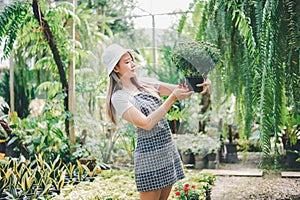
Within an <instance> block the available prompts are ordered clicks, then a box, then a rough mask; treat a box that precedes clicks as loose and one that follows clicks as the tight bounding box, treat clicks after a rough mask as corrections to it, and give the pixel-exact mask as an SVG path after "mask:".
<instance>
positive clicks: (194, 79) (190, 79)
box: [185, 76, 204, 93]
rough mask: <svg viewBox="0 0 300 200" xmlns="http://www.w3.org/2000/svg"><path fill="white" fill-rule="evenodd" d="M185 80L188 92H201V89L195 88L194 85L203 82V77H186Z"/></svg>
mask: <svg viewBox="0 0 300 200" xmlns="http://www.w3.org/2000/svg"><path fill="white" fill-rule="evenodd" d="M185 79H186V84H187V86H188V88H189V90H192V91H194V92H197V93H199V92H202V90H203V87H197V86H196V85H197V84H200V83H203V82H204V78H203V76H186V77H185Z"/></svg>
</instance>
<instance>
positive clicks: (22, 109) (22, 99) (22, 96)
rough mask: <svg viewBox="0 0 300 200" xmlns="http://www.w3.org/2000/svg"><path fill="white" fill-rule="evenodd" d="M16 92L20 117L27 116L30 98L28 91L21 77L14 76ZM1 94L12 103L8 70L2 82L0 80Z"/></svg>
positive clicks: (16, 104) (16, 107)
mask: <svg viewBox="0 0 300 200" xmlns="http://www.w3.org/2000/svg"><path fill="white" fill-rule="evenodd" d="M14 80H15V82H14V93H15V97H16V98H15V111H16V112H17V113H18V115H19V117H20V118H25V117H27V116H28V114H29V110H28V106H29V101H30V99H29V98H28V96H27V95H26V94H27V93H28V91H26V89H25V88H24V87H23V85H22V84H21V80H20V77H18V76H16V75H15V77H14ZM0 96H2V97H3V98H4V100H5V101H6V102H7V103H8V104H9V105H10V95H9V71H6V72H5V74H4V76H3V80H2V82H0Z"/></svg>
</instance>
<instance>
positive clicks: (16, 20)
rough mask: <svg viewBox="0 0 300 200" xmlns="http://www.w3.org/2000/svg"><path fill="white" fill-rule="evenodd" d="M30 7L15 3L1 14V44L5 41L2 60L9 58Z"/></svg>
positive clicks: (25, 4)
mask: <svg viewBox="0 0 300 200" xmlns="http://www.w3.org/2000/svg"><path fill="white" fill-rule="evenodd" d="M29 7H30V6H29V4H28V3H25V2H13V3H12V4H10V5H8V6H6V7H5V8H4V10H3V11H2V12H1V13H0V43H2V42H3V40H5V45H4V49H3V53H4V55H3V57H2V58H1V59H7V58H8V57H9V55H10V52H11V51H12V49H13V45H14V42H15V40H16V39H17V36H18V32H19V29H20V28H21V27H22V26H23V25H24V21H23V20H24V18H25V16H26V14H27V11H28V8H29Z"/></svg>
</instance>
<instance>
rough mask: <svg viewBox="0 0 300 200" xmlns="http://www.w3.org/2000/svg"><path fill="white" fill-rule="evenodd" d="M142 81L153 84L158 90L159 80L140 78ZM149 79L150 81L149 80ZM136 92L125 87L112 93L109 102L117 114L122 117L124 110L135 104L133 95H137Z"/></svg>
mask: <svg viewBox="0 0 300 200" xmlns="http://www.w3.org/2000/svg"><path fill="white" fill-rule="evenodd" d="M142 80H143V82H147V83H148V84H153V86H154V88H155V89H157V90H158V88H159V86H160V82H159V81H157V80H156V79H142ZM149 80H151V82H150V81H149ZM137 94H138V93H137V92H132V91H130V90H127V89H125V88H123V89H121V90H117V91H116V92H114V93H113V94H112V97H111V103H112V105H113V106H114V108H115V110H116V112H117V115H118V116H119V117H122V115H123V114H124V112H125V111H126V110H128V109H129V108H130V107H131V106H135V98H134V96H135V95H137Z"/></svg>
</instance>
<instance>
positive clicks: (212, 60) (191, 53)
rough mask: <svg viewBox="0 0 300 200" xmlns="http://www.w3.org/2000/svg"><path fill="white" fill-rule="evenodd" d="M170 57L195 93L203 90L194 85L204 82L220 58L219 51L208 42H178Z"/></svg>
mask: <svg viewBox="0 0 300 200" xmlns="http://www.w3.org/2000/svg"><path fill="white" fill-rule="evenodd" d="M171 55H172V60H173V61H174V63H175V65H176V66H177V67H178V70H179V71H180V72H181V73H182V75H183V76H184V77H185V80H186V84H187V85H188V87H189V89H190V90H193V91H195V92H201V91H202V90H203V88H202V87H197V86H196V85H197V84H200V83H203V82H204V79H205V77H206V75H207V74H208V72H210V71H211V70H212V69H213V67H214V66H215V65H216V63H218V62H219V60H220V57H221V54H220V51H219V49H218V48H216V46H215V45H214V44H211V43H208V42H179V43H178V44H177V45H176V47H175V48H174V50H173V51H172V54H171Z"/></svg>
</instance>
